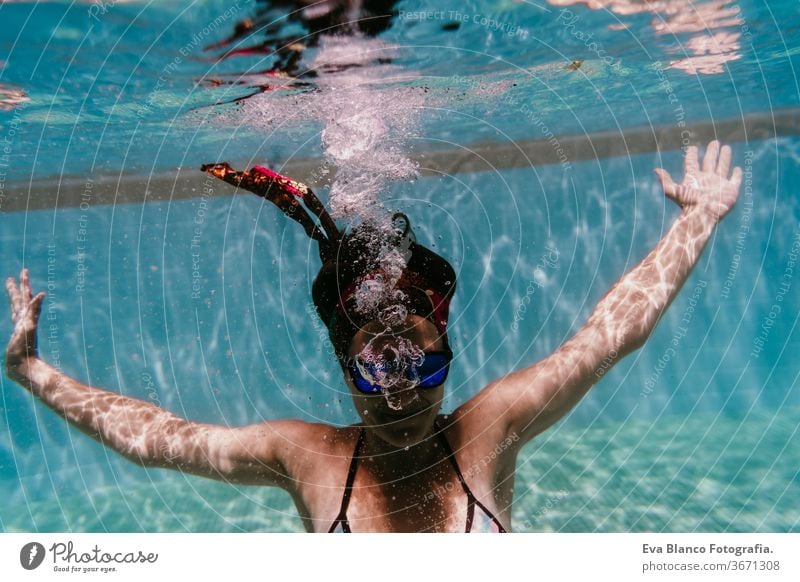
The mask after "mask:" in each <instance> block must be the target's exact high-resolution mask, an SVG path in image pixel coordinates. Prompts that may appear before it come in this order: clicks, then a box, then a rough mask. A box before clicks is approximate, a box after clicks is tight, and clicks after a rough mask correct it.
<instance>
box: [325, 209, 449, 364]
mask: <svg viewBox="0 0 800 582" xmlns="http://www.w3.org/2000/svg"><path fill="white" fill-rule="evenodd" d="M398 218H400V219H402V221H403V222H404V223H405V230H404V231H402V232H401V231H399V230H398V231H397V235H396V236H395V237H393V238H394V240H390V241H386V242H388V243H389V244H391V245H396V246H397V247H398V248H399V249H402V252H403V254H404V255H405V260H406V265H405V268H404V270H403V272H402V274H401V276H400V278H399V280H398V281H397V284H396V285H395V289H396V290H398V291H399V292H400V294H399V297H391V296H390V297H387V298H385V299H384V300H383V301H382V302H381V303H380V304H378V305H377V306H374V307H373V309H370V310H369V312H368V313H364V312H363V310H360V309H359V307H358V305H357V300H356V291H357V290H358V287H359V285H360V284H361V283H363V282H364V281H366V280H369V279H370V278H372V277H374V276H375V273H376V271H377V270H379V269H380V264H379V263H378V260H379V257H378V256H377V253H378V252H379V251H378V249H377V248H376V246H377V245H376V244H375V240H376V239H375V238H374V237H375V232H374V229H373V228H372V227H371V226H369V225H364V226H361V227H359V228H358V229H356V230H355V231H354V232H352V233H351V234H348V235H345V236H343V237H342V238H341V240H340V242H339V244H338V246H337V247H336V249H335V252H334V253H332V254H331V256H328V257H327V258H323V264H322V268H321V269H320V271H319V273H318V274H317V277H316V278H315V279H314V285H313V287H312V297H313V300H314V306H315V307H316V308H317V313H318V314H319V316H320V318H321V319H322V321H323V323H324V324H325V325H326V327H327V328H328V333H329V335H330V338H331V343H332V344H333V347H334V349H335V351H336V356H337V357H338V358H339V360H340V361H341V362H344V361H345V360H346V359H347V354H348V351H349V347H350V342H351V341H352V339H353V337H354V336H355V335H356V333H357V332H358V330H359V329H361V328H362V327H364V325H366V324H367V323H368V322H370V321H374V320H376V319H377V317H376V315H377V314H378V313H380V312H381V311H382V310H383V309H386V308H390V307H393V306H395V305H400V306H402V307H404V308H405V309H406V312H407V314H408V315H411V314H414V315H418V316H420V317H422V318H424V319H426V320H428V321H430V322H431V323H432V324H433V325H434V326H436V329H437V330H438V331H439V334H440V335H441V336H442V339H443V341H444V342H445V344H446V345H447V343H448V340H447V321H448V315H449V309H450V300H451V299H452V296H453V293H454V292H455V288H456V274H455V271H454V270H453V267H452V266H451V265H450V263H448V262H447V261H446V260H445V259H444V258H442V257H441V256H439V255H438V254H436V253H434V252H433V251H431V250H430V249H428V248H426V247H424V246H422V245H421V244H419V243H417V242H416V240H414V236H413V231H411V226H410V222H409V220H408V218H407V217H406V216H405V215H402V214H396V215H395V216H394V217H393V222H394V224H397V222H398ZM365 231H366V233H365ZM384 236H385V235H384ZM321 254H322V253H321Z"/></svg>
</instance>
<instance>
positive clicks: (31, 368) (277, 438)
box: [6, 270, 297, 488]
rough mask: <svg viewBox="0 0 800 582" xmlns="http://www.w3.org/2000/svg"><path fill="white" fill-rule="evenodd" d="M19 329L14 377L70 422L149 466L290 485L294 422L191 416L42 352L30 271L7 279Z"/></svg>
mask: <svg viewBox="0 0 800 582" xmlns="http://www.w3.org/2000/svg"><path fill="white" fill-rule="evenodd" d="M6 287H7V289H8V294H9V297H10V299H11V312H12V318H13V321H14V324H15V328H14V333H13V334H12V336H11V340H10V341H9V343H8V348H7V350H6V370H7V372H8V376H9V377H10V378H11V379H13V380H14V381H16V382H18V383H19V384H21V385H22V386H24V387H25V388H27V389H28V390H29V391H30V392H31V393H32V394H33V395H34V396H36V397H38V398H39V399H40V400H41V401H42V402H43V403H44V404H46V405H47V406H48V407H50V408H51V409H53V410H54V411H55V412H56V413H58V414H59V415H60V416H62V417H63V418H64V419H66V420H67V421H68V422H69V423H70V424H72V425H73V426H75V427H77V428H78V429H80V430H81V431H83V432H84V433H86V434H88V435H89V436H91V437H92V438H94V439H95V440H97V441H98V442H100V443H101V444H103V445H105V446H107V447H109V448H111V449H113V450H115V451H117V452H118V453H120V454H121V455H123V456H124V457H125V458H127V459H129V460H130V461H133V462H135V463H137V464H139V465H142V466H145V467H162V468H170V469H176V470H180V471H184V472H187V473H192V474H196V475H200V476H203V477H211V478H214V479H219V480H223V481H231V482H236V483H245V484H263V485H276V486H282V487H285V488H288V487H289V484H290V482H289V479H288V477H287V476H286V471H285V470H284V468H283V466H282V463H281V461H280V456H281V455H280V450H281V445H280V443H281V442H284V443H286V442H291V441H292V440H294V439H291V438H286V437H288V436H289V435H287V434H286V433H290V432H292V431H293V430H296V428H297V427H296V426H295V425H296V424H297V423H293V422H291V421H289V422H277V423H276V422H270V423H262V424H256V425H250V426H245V427H241V428H227V427H222V426H214V425H208V424H200V423H195V422H191V421H188V420H185V419H183V418H180V417H178V416H175V415H174V414H172V413H170V412H168V411H166V410H163V409H162V408H159V407H157V406H154V405H152V404H150V403H147V402H144V401H141V400H137V399H135V398H129V397H126V396H121V395H120V394H115V393H113V392H108V391H106V390H101V389H98V388H93V387H91V386H87V385H85V384H82V383H80V382H78V381H77V380H75V379H73V378H70V377H69V376H67V375H66V374H64V373H63V372H61V371H60V370H58V369H56V368H54V367H53V366H51V365H49V364H47V363H46V362H44V361H43V360H41V359H40V358H39V357H38V353H37V349H36V327H37V323H38V320H39V314H40V312H41V306H42V301H43V300H44V297H45V294H44V293H39V294H38V295H36V297H33V298H32V297H31V288H30V281H29V278H28V272H27V270H23V271H22V274H21V275H20V285H19V287H17V285H16V282H15V281H14V279H12V278H9V279H8V281H7V282H6Z"/></svg>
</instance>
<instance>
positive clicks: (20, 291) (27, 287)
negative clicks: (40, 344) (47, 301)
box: [6, 269, 45, 370]
mask: <svg viewBox="0 0 800 582" xmlns="http://www.w3.org/2000/svg"><path fill="white" fill-rule="evenodd" d="M6 290H7V291H8V297H9V299H10V300H11V320H12V321H13V322H14V333H12V334H11V339H10V340H9V341H8V347H6V368H7V369H8V370H12V369H13V368H15V367H16V366H18V365H19V364H21V363H22V362H23V361H24V360H25V359H26V358H29V357H36V356H37V355H38V353H37V351H36V326H37V325H38V323H39V314H40V313H41V311H42V301H44V296H45V295H44V292H42V293H39V294H38V295H36V297H31V295H32V293H31V283H30V280H29V279H28V269H22V273H20V276H19V287H17V283H16V281H14V278H13V277H9V278H8V279H6Z"/></svg>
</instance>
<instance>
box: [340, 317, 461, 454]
mask: <svg viewBox="0 0 800 582" xmlns="http://www.w3.org/2000/svg"><path fill="white" fill-rule="evenodd" d="M444 349H445V343H444V341H443V339H442V337H441V335H440V334H439V331H438V330H437V329H436V326H434V325H433V324H432V323H431V322H430V321H428V320H427V319H424V318H422V317H420V316H418V315H411V316H409V317H408V318H407V319H406V321H405V324H404V325H402V326H396V327H393V328H389V329H387V328H386V326H385V325H383V324H381V323H379V322H377V321H374V322H370V323H369V324H367V325H366V326H364V327H363V328H362V329H361V330H360V331H359V332H358V333H357V334H356V335H355V336H354V337H353V340H352V341H351V342H350V351H349V354H348V355H349V358H350V361H354V360H353V359H354V358H355V357H357V356H361V358H362V359H364V358H365V357H366V358H378V359H380V360H383V361H395V360H396V359H397V355H398V353H399V354H405V355H406V356H409V357H413V356H415V355H416V356H417V357H419V356H421V355H422V354H421V352H431V351H440V350H444ZM344 376H345V381H346V382H347V385H348V387H349V388H350V393H351V394H352V396H353V402H354V403H355V406H356V410H357V411H358V414H359V416H361V419H362V420H363V421H364V424H365V425H366V426H368V427H370V428H371V429H372V430H373V431H374V432H375V433H376V434H377V436H378V437H380V438H381V439H382V440H383V441H385V442H387V443H388V444H390V445H392V446H395V447H398V448H400V447H407V446H411V445H414V444H417V443H419V442H420V441H422V440H423V439H425V438H426V437H427V436H429V435H430V434H431V432H432V430H433V422H434V420H436V416H437V414H439V409H440V408H441V405H442V398H443V397H444V385H443V384H442V385H439V386H436V387H433V388H419V387H418V386H416V385H415V382H414V381H413V380H409V379H408V378H407V377H406V375H405V374H404V373H402V370H401V371H400V373H397V374H395V375H394V376H393V377H388V378H386V382H384V385H383V387H382V391H381V393H379V394H364V393H362V392H360V391H359V390H358V389H357V388H356V386H355V384H354V383H353V380H352V378H351V376H350V373H349V371H348V370H347V369H346V368H345V369H344Z"/></svg>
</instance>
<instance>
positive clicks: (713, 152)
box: [703, 140, 719, 173]
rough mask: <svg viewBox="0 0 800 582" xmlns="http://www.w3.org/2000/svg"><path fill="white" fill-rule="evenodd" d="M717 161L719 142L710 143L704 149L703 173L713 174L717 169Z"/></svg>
mask: <svg viewBox="0 0 800 582" xmlns="http://www.w3.org/2000/svg"><path fill="white" fill-rule="evenodd" d="M718 160H719V142H718V141H717V140H714V141H712V142H711V143H710V144H708V147H707V148H706V155H705V157H704V158H703V171H704V172H707V173H713V172H714V171H715V170H716V169H717V161H718Z"/></svg>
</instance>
